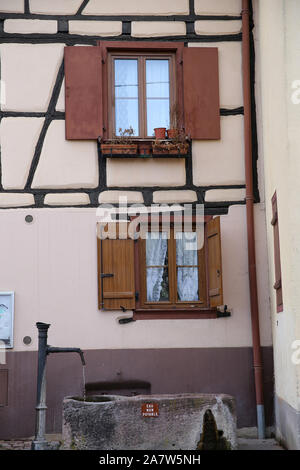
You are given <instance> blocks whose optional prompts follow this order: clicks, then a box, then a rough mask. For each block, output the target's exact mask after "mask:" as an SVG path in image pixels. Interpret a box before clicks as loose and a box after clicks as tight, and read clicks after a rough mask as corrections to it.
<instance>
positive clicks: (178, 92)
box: [97, 41, 184, 141]
mask: <svg viewBox="0 0 300 470" xmlns="http://www.w3.org/2000/svg"><path fill="white" fill-rule="evenodd" d="M97 45H98V46H99V47H100V53H101V57H102V84H103V139H104V140H105V139H110V138H111V136H112V132H111V130H112V125H110V114H111V113H110V112H109V107H110V103H111V95H110V91H109V89H110V88H111V87H110V86H109V83H111V82H109V76H110V74H111V69H110V59H109V58H110V56H111V55H115V54H120V55H122V56H123V55H126V54H129V55H132V54H139V55H144V56H151V54H153V55H156V56H157V55H159V54H162V55H168V54H169V55H172V56H174V81H175V86H174V98H173V102H174V103H176V104H177V106H178V109H179V114H180V117H179V120H178V127H179V128H184V106H183V67H182V65H183V49H184V43H183V42H154V41H153V42H150V41H147V42H143V41H132V42H130V43H129V42H122V41H98V42H97ZM170 78H171V77H170ZM171 106H172V104H171V102H170V107H171ZM137 140H146V141H149V140H153V138H152V139H151V137H148V138H146V137H143V138H142V139H141V138H137Z"/></svg>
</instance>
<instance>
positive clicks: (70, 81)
mask: <svg viewBox="0 0 300 470" xmlns="http://www.w3.org/2000/svg"><path fill="white" fill-rule="evenodd" d="M65 87H66V90H65V96H66V98H65V100H66V139H68V140H76V139H84V140H86V139H97V137H99V136H102V134H103V112H102V61H101V56H100V48H99V47H93V46H69V47H65Z"/></svg>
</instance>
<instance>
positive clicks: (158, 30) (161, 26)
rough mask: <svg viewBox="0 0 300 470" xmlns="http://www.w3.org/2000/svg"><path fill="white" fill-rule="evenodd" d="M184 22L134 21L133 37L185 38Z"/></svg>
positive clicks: (132, 27)
mask: <svg viewBox="0 0 300 470" xmlns="http://www.w3.org/2000/svg"><path fill="white" fill-rule="evenodd" d="M185 34H186V26H185V23H184V21H133V22H132V23H131V35H132V36H134V37H137V38H143V37H158V36H184V35H185Z"/></svg>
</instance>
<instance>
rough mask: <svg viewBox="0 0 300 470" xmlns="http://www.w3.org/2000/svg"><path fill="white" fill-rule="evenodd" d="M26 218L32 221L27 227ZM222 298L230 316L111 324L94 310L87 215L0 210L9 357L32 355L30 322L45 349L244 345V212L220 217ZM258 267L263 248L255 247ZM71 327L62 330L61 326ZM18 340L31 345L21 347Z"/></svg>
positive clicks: (113, 316)
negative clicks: (11, 305)
mask: <svg viewBox="0 0 300 470" xmlns="http://www.w3.org/2000/svg"><path fill="white" fill-rule="evenodd" d="M26 214H32V215H33V217H34V221H33V223H31V224H27V223H26V222H25V220H24V218H25V215H26ZM221 220H222V222H221V228H222V249H223V251H222V259H223V271H224V299H225V302H226V304H228V306H229V308H230V310H231V311H232V317H231V318H226V319H218V320H151V321H137V322H136V323H133V324H128V325H119V324H118V322H117V319H118V318H119V317H120V316H121V315H122V313H121V312H109V311H106V312H103V311H99V310H98V308H97V249H96V212H95V210H94V209H79V208H78V209H75V208H74V209H71V208H69V209H28V210H21V209H20V210H4V211H3V210H2V211H0V224H1V227H2V229H1V231H0V258H1V270H0V285H1V289H2V290H13V291H15V338H14V340H15V350H17V351H18V350H28V349H36V348H37V334H36V327H35V323H36V321H44V322H49V323H51V325H52V326H51V329H50V335H49V336H50V338H49V342H50V343H51V344H57V345H60V346H70V345H76V346H80V347H82V348H87V349H96V348H97V349H102V348H103V349H104V348H112V349H123V348H170V347H174V348H184V347H185V348H187V347H189V348H201V347H240V346H251V344H252V343H251V321H250V306H249V290H248V265H247V251H246V244H247V242H246V227H245V206H232V207H231V208H230V211H229V214H228V215H225V216H222V219H221ZM258 251H259V253H258V254H259V258H260V259H261V265H262V267H263V266H264V261H265V256H266V254H265V250H264V246H263V245H261V244H259V245H258ZM267 297H268V292H267V291H266V290H265V289H261V290H260V305H261V306H262V309H261V312H260V315H261V320H262V325H261V334H262V344H263V345H270V344H271V337H270V327H269V317H268V308H267V300H266V299H267ZM70 324H71V325H72V327H71V328H70V327H67V325H70ZM25 335H29V336H31V337H32V338H33V343H32V345H30V346H25V345H24V344H23V343H22V339H23V337H24V336H25Z"/></svg>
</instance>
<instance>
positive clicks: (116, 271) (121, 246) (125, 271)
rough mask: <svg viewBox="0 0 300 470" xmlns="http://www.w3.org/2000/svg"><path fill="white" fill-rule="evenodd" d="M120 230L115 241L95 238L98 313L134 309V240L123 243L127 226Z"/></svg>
mask: <svg viewBox="0 0 300 470" xmlns="http://www.w3.org/2000/svg"><path fill="white" fill-rule="evenodd" d="M123 224H126V228H125V229H124V230H121V231H120V230H119V224H117V230H116V232H117V233H116V235H117V238H116V239H109V238H107V239H105V240H100V239H99V237H98V278H99V279H98V286H99V309H105V310H120V309H122V307H123V308H125V309H130V310H131V309H134V308H135V278H134V240H132V239H131V238H126V239H122V238H121V237H122V235H120V233H122V234H124V233H125V236H126V234H127V228H128V224H127V223H126V222H122V225H123Z"/></svg>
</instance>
